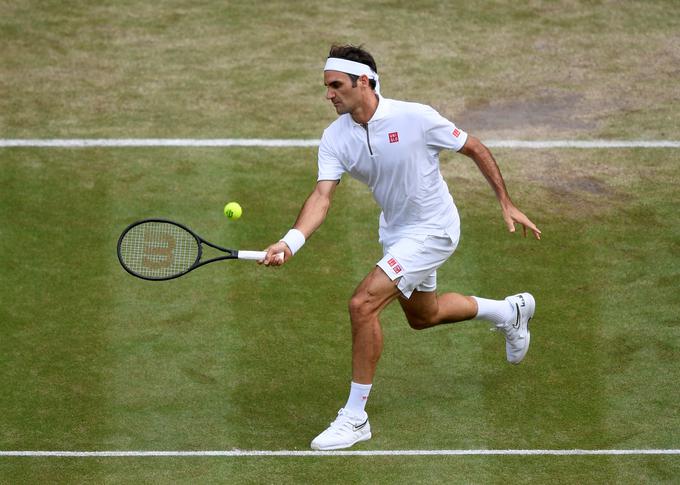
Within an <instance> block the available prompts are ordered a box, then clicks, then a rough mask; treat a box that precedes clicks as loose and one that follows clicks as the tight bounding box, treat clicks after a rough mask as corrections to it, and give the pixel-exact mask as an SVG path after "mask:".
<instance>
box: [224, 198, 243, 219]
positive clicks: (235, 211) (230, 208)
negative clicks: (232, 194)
mask: <svg viewBox="0 0 680 485" xmlns="http://www.w3.org/2000/svg"><path fill="white" fill-rule="evenodd" d="M241 214H243V209H241V206H240V205H239V203H238V202H229V203H228V204H227V205H225V206H224V215H225V216H227V218H229V219H233V220H236V219H238V218H239V217H241Z"/></svg>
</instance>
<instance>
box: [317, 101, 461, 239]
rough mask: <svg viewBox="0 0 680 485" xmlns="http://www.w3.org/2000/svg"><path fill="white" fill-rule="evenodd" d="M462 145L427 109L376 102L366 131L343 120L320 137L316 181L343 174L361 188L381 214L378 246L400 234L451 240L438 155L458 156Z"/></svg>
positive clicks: (452, 211)
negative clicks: (445, 152)
mask: <svg viewBox="0 0 680 485" xmlns="http://www.w3.org/2000/svg"><path fill="white" fill-rule="evenodd" d="M465 140H467V133H465V132H464V131H462V130H460V129H459V128H456V126H455V125H454V124H453V123H452V122H450V121H449V120H447V119H446V118H444V117H443V116H441V115H440V114H439V113H437V111H435V110H434V109H433V108H431V107H430V106H426V105H423V104H418V103H408V102H404V101H397V100H393V99H386V98H383V97H382V96H380V97H379V103H378V108H377V109H376V112H375V113H374V114H373V117H372V118H371V119H370V121H369V122H368V123H367V125H366V126H362V125H360V124H358V123H356V122H355V121H354V120H353V119H352V117H351V115H350V114H344V115H341V116H340V117H338V119H337V120H335V121H334V122H333V123H332V124H331V125H330V126H329V127H328V128H327V129H326V130H325V131H324V133H323V137H322V138H321V144H320V146H319V175H318V180H340V179H341V178H342V175H343V174H344V173H349V174H350V175H351V176H352V177H354V178H355V179H357V180H359V181H361V182H364V183H365V184H367V185H368V186H369V188H370V189H371V192H372V193H373V197H374V198H375V200H376V202H377V203H378V205H380V207H381V208H382V214H381V215H380V238H381V240H382V239H384V238H385V236H391V237H394V236H395V235H402V234H403V235H406V234H430V235H444V234H448V235H450V236H452V237H453V236H454V235H455V237H456V238H457V234H458V232H459V225H460V220H459V218H458V211H457V209H456V206H455V204H454V202H453V198H452V197H451V194H450V193H449V189H448V187H447V185H446V182H445V181H444V178H443V177H442V174H441V172H440V170H439V152H441V150H442V149H445V148H448V149H450V150H455V151H458V150H460V149H461V148H462V147H463V145H464V144H465Z"/></svg>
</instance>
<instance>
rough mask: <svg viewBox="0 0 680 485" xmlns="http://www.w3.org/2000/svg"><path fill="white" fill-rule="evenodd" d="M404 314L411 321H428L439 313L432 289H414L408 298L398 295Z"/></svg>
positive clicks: (435, 295)
mask: <svg viewBox="0 0 680 485" xmlns="http://www.w3.org/2000/svg"><path fill="white" fill-rule="evenodd" d="M399 304H400V305H401V309H402V310H403V311H404V315H406V318H407V319H408V320H409V322H413V321H430V320H432V319H434V318H436V316H437V314H438V313H439V301H438V298H437V293H436V292H434V291H418V290H416V291H414V292H413V293H412V294H411V297H410V298H405V297H404V296H400V297H399Z"/></svg>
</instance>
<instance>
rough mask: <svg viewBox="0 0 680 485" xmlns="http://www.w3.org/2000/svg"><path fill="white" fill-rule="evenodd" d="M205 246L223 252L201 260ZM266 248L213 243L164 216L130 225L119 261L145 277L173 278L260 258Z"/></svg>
mask: <svg viewBox="0 0 680 485" xmlns="http://www.w3.org/2000/svg"><path fill="white" fill-rule="evenodd" d="M204 246H210V247H211V248H214V249H217V250H218V251H221V252H222V253H225V254H224V255H221V256H217V257H213V258H210V259H204V260H201V257H202V256H203V248H204ZM266 255H267V252H266V251H237V250H235V249H226V248H223V247H220V246H218V245H216V244H213V243H210V242H208V241H206V240H205V239H203V238H202V237H200V236H199V235H198V234H196V233H195V232H193V231H192V230H191V229H189V228H188V227H186V226H184V225H182V224H179V223H177V222H172V221H167V220H164V219H145V220H143V221H138V222H135V223H133V224H130V225H129V226H128V227H127V228H126V229H125V230H124V231H123V233H122V234H121V235H120V238H119V239H118V260H119V261H120V264H121V266H123V268H125V271H127V272H128V273H130V274H131V275H132V276H136V277H137V278H142V279H144V280H154V281H158V280H171V279H173V278H177V277H179V276H182V275H185V274H187V273H188V272H189V271H193V270H195V269H196V268H199V267H201V266H203V265H206V264H208V263H213V262H215V261H222V260H225V259H249V260H255V261H259V260H262V259H264V257H265V256H266Z"/></svg>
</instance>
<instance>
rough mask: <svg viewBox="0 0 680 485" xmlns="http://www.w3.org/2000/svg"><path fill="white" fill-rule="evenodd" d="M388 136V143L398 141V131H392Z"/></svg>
mask: <svg viewBox="0 0 680 485" xmlns="http://www.w3.org/2000/svg"><path fill="white" fill-rule="evenodd" d="M388 136H389V137H390V143H399V133H398V132H396V131H395V132H392V133H390V134H389V135H388Z"/></svg>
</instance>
